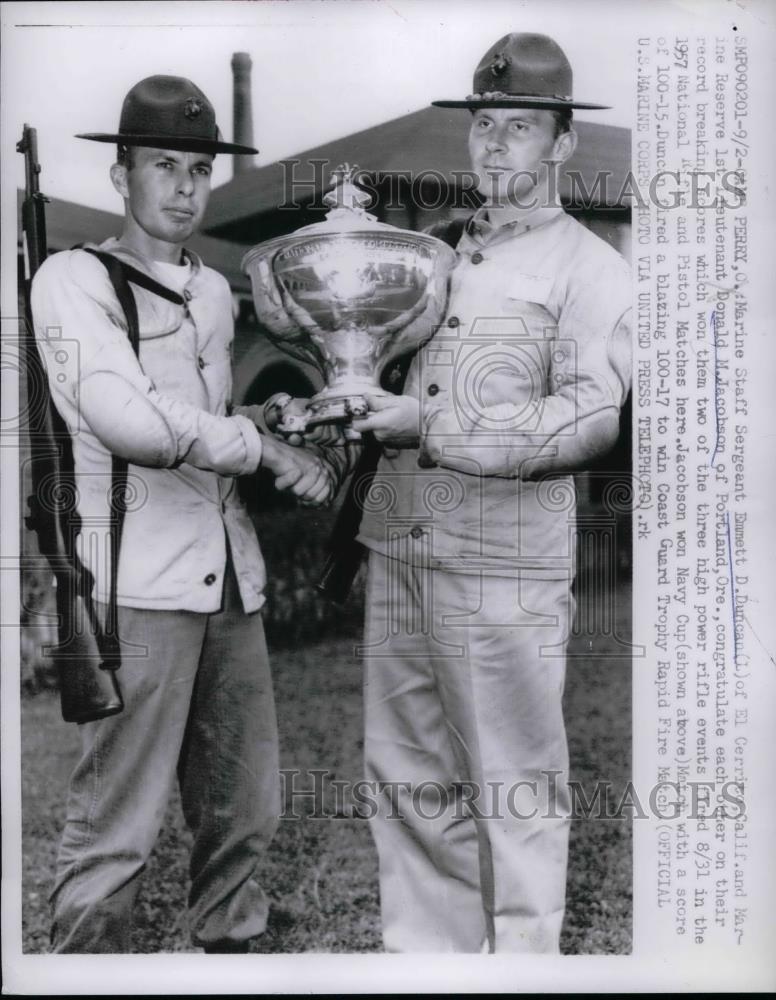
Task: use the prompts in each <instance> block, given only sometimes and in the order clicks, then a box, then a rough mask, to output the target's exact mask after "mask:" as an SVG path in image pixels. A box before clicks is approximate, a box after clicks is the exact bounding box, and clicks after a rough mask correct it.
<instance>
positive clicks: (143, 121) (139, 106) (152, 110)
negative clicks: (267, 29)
mask: <svg viewBox="0 0 776 1000" xmlns="http://www.w3.org/2000/svg"><path fill="white" fill-rule="evenodd" d="M76 138H77V139H92V140H93V141H94V142H115V143H119V144H121V145H122V146H151V147H152V148H154V149H177V150H181V151H182V152H192V153H213V154H214V155H215V154H216V153H246V154H253V153H258V150H257V149H254V148H253V147H252V146H241V145H239V144H238V143H235V142H224V141H223V140H222V138H221V133H220V131H219V129H218V126H217V125H216V113H215V111H214V109H213V105H212V104H211V103H210V101H209V100H208V99H207V97H205V95H204V94H203V93H202V91H201V90H200V89H199V87H197V86H196V84H193V83H192V82H191V80H186V79H185V78H184V77H181V76H149V77H147V78H146V79H145V80H141V81H140V83H136V84H135V86H134V87H133V88H132V89H131V90H130V92H129V93H128V94H127V96H126V97H125V98H124V104H123V106H122V108H121V118H120V120H119V130H118V132H111V133H108V132H86V133H81V134H79V135H77V136H76Z"/></svg>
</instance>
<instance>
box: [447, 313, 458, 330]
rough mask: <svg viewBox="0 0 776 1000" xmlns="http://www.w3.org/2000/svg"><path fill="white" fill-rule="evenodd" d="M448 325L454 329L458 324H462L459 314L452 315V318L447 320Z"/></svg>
mask: <svg viewBox="0 0 776 1000" xmlns="http://www.w3.org/2000/svg"><path fill="white" fill-rule="evenodd" d="M447 325H448V326H449V327H450V329H451V330H454V329H455V328H456V327H457V326H460V325H461V321H460V320H459V319H458V317H457V316H451V317H450V319H449V320H448V321H447Z"/></svg>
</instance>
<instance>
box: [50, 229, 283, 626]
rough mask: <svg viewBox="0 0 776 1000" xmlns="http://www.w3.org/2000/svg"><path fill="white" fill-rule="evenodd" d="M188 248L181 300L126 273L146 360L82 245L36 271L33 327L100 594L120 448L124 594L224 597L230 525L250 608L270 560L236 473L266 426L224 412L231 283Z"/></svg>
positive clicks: (180, 601)
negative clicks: (61, 424)
mask: <svg viewBox="0 0 776 1000" xmlns="http://www.w3.org/2000/svg"><path fill="white" fill-rule="evenodd" d="M99 249H101V250H104V251H106V252H108V253H112V254H114V255H115V256H117V257H120V258H121V259H122V260H124V261H126V263H128V264H130V265H132V266H133V267H135V268H137V269H139V270H141V271H144V272H145V273H147V274H148V275H150V276H151V277H152V278H154V279H155V280H156V281H158V282H159V283H160V284H162V285H167V287H170V282H169V277H170V273H171V272H170V271H169V267H167V268H166V267H164V266H162V267H159V266H158V264H157V263H155V262H154V261H150V260H147V259H146V258H144V257H142V256H141V255H140V254H137V253H135V252H134V251H132V250H129V249H128V248H126V247H123V246H122V245H121V244H120V243H119V242H118V241H117V240H108V241H106V242H105V243H103V244H102V245H101V246H100V247H99ZM186 255H187V259H188V261H189V262H190V265H189V267H190V273H189V274H188V277H186V275H185V274H183V273H180V279H181V284H180V286H179V289H180V290H181V291H182V292H183V295H184V298H185V300H186V301H185V303H184V305H182V306H181V305H176V304H174V303H171V302H168V301H166V300H165V299H163V298H161V297H160V296H158V295H155V294H154V293H152V292H149V291H146V290H144V289H141V288H139V287H137V286H134V285H133V286H132V291H133V292H134V295H135V300H136V302H137V308H138V317H139V325H140V361H139V364H138V360H137V359H136V358H135V355H134V353H133V351H132V348H131V346H130V343H129V339H128V337H127V324H126V320H125V317H124V313H123V310H122V309H121V306H120V305H119V302H118V299H117V298H116V294H115V292H114V290H113V286H112V285H111V283H110V280H109V278H108V274H107V271H106V269H105V268H104V266H103V265H102V264H101V263H100V262H99V261H98V260H97V259H96V258H95V257H93V256H92V255H91V254H87V253H84V252H83V251H80V250H71V251H65V252H62V253H57V254H54V255H53V256H52V257H50V258H49V259H48V260H47V261H46V262H45V263H44V265H43V266H42V267H41V268H40V270H39V271H38V273H37V274H36V276H35V280H34V283H33V289H32V310H33V316H34V323H35V334H36V338H37V342H38V345H39V349H40V351H41V354H42V357H43V360H44V363H45V365H46V369H47V373H48V380H49V386H50V389H51V395H52V398H53V400H54V403H55V405H56V407H57V409H58V410H59V412H60V414H61V415H62V417H63V419H64V421H65V423H66V424H67V427H68V429H69V431H70V434H71V438H72V443H73V458H74V462H75V469H76V484H77V488H78V512H79V514H80V516H81V519H82V531H81V534H80V536H79V537H78V539H77V540H76V541H77V551H78V554H79V557H80V558H81V560H82V562H83V563H84V565H85V566H86V567H87V568H88V569H89V570H90V571H91V573H92V574H93V576H94V578H95V590H94V596H95V598H96V599H97V600H100V601H107V600H108V594H109V581H110V550H109V545H108V530H107V528H108V517H109V503H108V490H109V488H110V480H111V453H115V454H118V455H120V456H122V457H124V458H126V459H127V460H128V462H129V463H130V464H129V469H128V510H127V514H126V517H125V520H124V530H123V536H122V542H121V553H120V558H119V574H118V587H117V589H118V595H117V596H118V603H119V604H120V605H124V606H127V607H135V608H156V609H159V610H186V611H199V612H213V611H217V610H218V608H219V607H220V603H221V593H222V588H223V582H224V572H225V568H226V552H227V549H226V545H227V538H228V541H229V546H230V550H231V556H232V561H233V565H234V568H235V573H236V576H237V580H238V583H239V587H240V594H241V596H242V601H243V607H244V609H245V611H247V612H250V611H255V610H257V609H258V608H259V607H261V605H262V604H263V602H264V597H263V590H264V583H265V571H264V563H263V560H262V557H261V552H260V550H259V545H258V541H257V538H256V534H255V531H254V529H253V525H252V524H251V522H250V519H249V517H248V514H247V512H246V510H245V508H244V506H243V504H242V502H241V501H240V499H239V497H238V493H237V484H236V480H235V478H234V477H235V476H238V475H242V474H250V473H252V472H254V471H255V470H256V468H257V467H258V465H259V462H260V460H261V450H262V449H261V437H260V435H259V433H258V431H257V430H256V427H255V426H254V424H253V423H252V422H251V421H250V420H249V419H247V418H246V417H245V416H231V417H229V416H227V415H226V414H227V404H228V402H229V399H230V394H231V385H232V371H231V355H230V345H231V342H232V338H233V333H234V330H233V320H232V299H231V292H230V289H229V285H228V283H227V282H226V280H225V279H224V278H223V277H222V276H221V275H219V274H217V273H216V272H215V271H213V270H211V269H210V268H208V267H204V266H203V265H202V263H201V262H200V260H199V258H198V257H197V256H196V255H195V254H193V253H189V252H186ZM185 270H186V268H176V271H178V272H184V271H185ZM172 274H173V276H174V275H175V272H172ZM173 290H175V289H173Z"/></svg>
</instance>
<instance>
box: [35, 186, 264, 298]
mask: <svg viewBox="0 0 776 1000" xmlns="http://www.w3.org/2000/svg"><path fill="white" fill-rule="evenodd" d="M23 200H24V192H23V191H18V192H17V211H18V213H19V218H21V204H22V201H23ZM123 223H124V218H123V216H121V215H118V214H117V213H115V212H105V211H103V210H102V209H100V208H89V207H88V206H87V205H78V204H76V203H75V202H72V201H63V200H62V199H60V198H50V199H49V201H48V203H47V204H46V236H47V241H48V246H49V250H50V251H54V250H67V249H69V248H70V247H72V246H76V245H77V244H78V243H85V242H86V241H89V242H91V243H102V242H103V240H106V239H108V237H109V236H117V235H118V234H119V233H120V232H121V229H122V226H123ZM18 232H19V233H21V224H20V225H19V226H18ZM186 245H187V246H188V247H190V248H191V249H192V250H193V251H194V252H195V253H197V254H199V255H200V257H202V259H203V261H204V262H205V263H206V264H207V265H208V267H212V268H214V269H215V270H216V271H219V272H220V273H221V274H223V276H224V277H225V278H226V279H227V281H228V282H229V284H230V286H231V288H232V290H233V291H236V292H240V291H245V292H247V291H249V290H250V280H249V279H248V277H247V276H246V275H244V274H243V273H242V270H241V269H240V264H241V262H242V258H243V255H244V254H245V247H243V246H240V245H238V244H235V243H230V242H229V241H228V240H221V239H217V238H216V237H214V236H207V235H204V234H202V233H199V234H198V235H197V236H194V237H192V238H191V239H190V240H188V241H187V244H186Z"/></svg>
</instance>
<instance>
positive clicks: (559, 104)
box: [431, 32, 608, 111]
mask: <svg viewBox="0 0 776 1000" xmlns="http://www.w3.org/2000/svg"><path fill="white" fill-rule="evenodd" d="M472 89H473V90H474V93H473V94H469V96H468V97H467V98H465V99H464V100H457V101H432V102H431V103H432V104H433V105H434V106H435V107H438V108H471V109H472V110H473V109H475V108H547V109H548V110H549V111H562V110H563V109H564V108H588V109H599V110H601V109H604V108H607V107H608V105H606V104H588V103H582V102H581V101H575V100H574V98H573V97H572V92H573V91H572V73H571V66H570V64H569V61H568V59H567V58H566V56H565V53H564V52H563V49H562V48H561V47H560V46H559V45H558V43H557V42H555V41H553V39H552V38H550V37H549V36H548V35H534V34H529V33H527V32H513V33H512V34H511V35H505V36H504V37H503V38H501V39H499V41H497V42H496V44H495V45H493V46H492V47H491V48H489V49H488V51H487V52H486V53H485V55H484V56H483V57H482V59H481V60H480V64H479V66H478V67H477V69H476V70H475V71H474V84H473V87H472Z"/></svg>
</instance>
